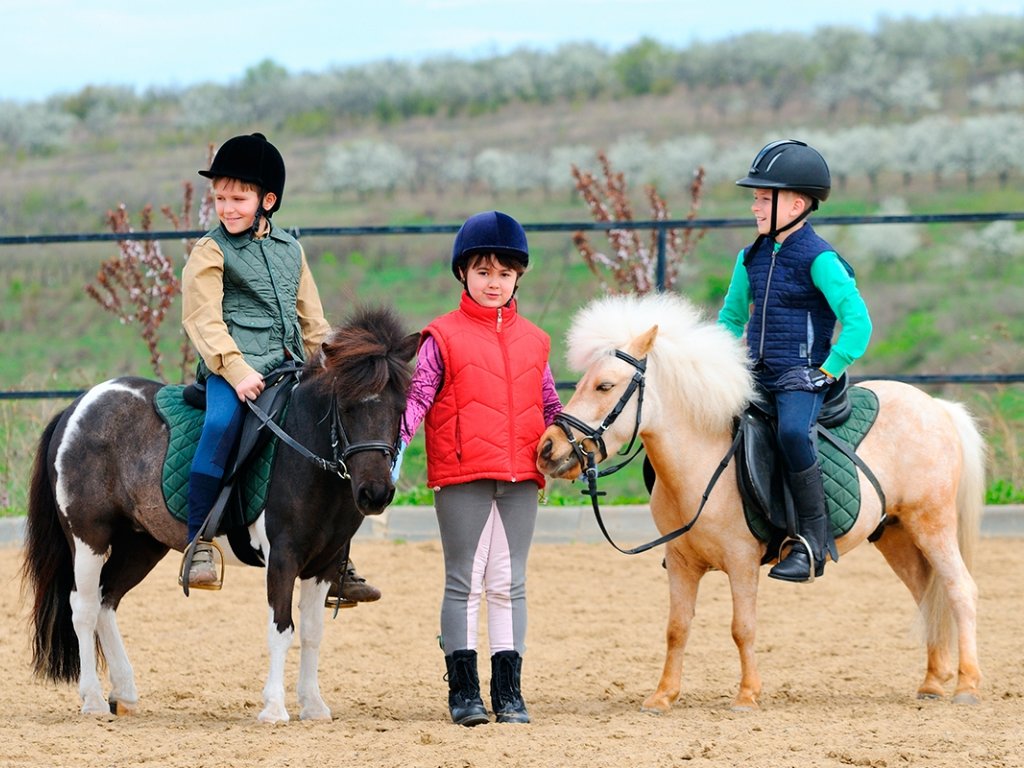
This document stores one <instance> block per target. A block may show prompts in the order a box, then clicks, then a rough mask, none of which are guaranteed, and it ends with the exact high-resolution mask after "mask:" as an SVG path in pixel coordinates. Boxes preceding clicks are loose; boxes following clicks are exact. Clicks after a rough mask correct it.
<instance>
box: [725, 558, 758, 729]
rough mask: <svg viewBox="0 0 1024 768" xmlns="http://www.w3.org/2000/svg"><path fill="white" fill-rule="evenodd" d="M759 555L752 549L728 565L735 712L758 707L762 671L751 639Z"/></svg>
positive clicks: (754, 633)
mask: <svg viewBox="0 0 1024 768" xmlns="http://www.w3.org/2000/svg"><path fill="white" fill-rule="evenodd" d="M759 567H760V557H759V556H758V554H757V553H755V555H754V557H753V558H749V559H747V561H746V562H745V563H744V565H743V566H740V567H736V566H734V567H729V568H728V570H727V574H728V576H729V590H730V592H731V593H732V639H733V642H734V643H736V650H737V651H738V652H739V655H740V689H739V692H738V693H737V694H736V698H735V699H734V700H733V702H732V709H733V711H735V712H747V711H750V710H754V709H757V708H758V705H757V700H758V699H759V698H760V696H761V673H760V672H759V671H758V669H757V656H756V655H755V653H754V639H755V636H756V634H757V579H758V570H759Z"/></svg>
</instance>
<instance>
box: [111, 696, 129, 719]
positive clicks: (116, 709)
mask: <svg viewBox="0 0 1024 768" xmlns="http://www.w3.org/2000/svg"><path fill="white" fill-rule="evenodd" d="M110 714H112V715H117V716H118V717H124V716H127V715H134V714H135V705H134V704H129V703H128V702H125V701H118V700H117V699H111V700H110Z"/></svg>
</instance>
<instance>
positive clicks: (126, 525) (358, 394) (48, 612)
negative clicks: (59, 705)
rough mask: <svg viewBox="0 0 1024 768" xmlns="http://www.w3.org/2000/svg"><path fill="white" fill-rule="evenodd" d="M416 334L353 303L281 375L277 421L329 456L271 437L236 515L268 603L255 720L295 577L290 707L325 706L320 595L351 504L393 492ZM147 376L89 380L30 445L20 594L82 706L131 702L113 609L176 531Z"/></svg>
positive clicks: (267, 716)
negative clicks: (255, 501)
mask: <svg viewBox="0 0 1024 768" xmlns="http://www.w3.org/2000/svg"><path fill="white" fill-rule="evenodd" d="M416 343H417V336H416V334H409V333H407V332H406V331H405V330H404V329H403V327H402V324H401V323H400V321H399V319H398V318H397V316H396V315H395V313H394V312H393V311H392V310H390V309H379V308H374V309H369V308H364V309H361V310H359V311H357V312H356V313H355V314H354V315H353V316H352V317H351V318H349V320H348V321H347V322H346V323H345V324H344V325H342V326H341V327H340V328H338V329H336V330H335V331H334V332H333V334H332V335H331V336H330V337H329V338H328V339H327V340H326V341H325V342H324V344H323V345H322V354H320V355H318V356H317V358H316V359H314V360H311V361H310V362H309V363H308V364H307V365H306V366H305V367H304V369H303V371H302V374H301V377H300V382H299V384H298V385H297V386H296V387H295V389H294V392H293V395H292V399H291V402H290V404H289V406H288V409H287V413H286V416H285V418H284V420H283V423H282V424H281V426H282V428H283V429H284V431H285V432H286V433H287V434H288V435H289V436H290V437H291V438H293V439H294V440H295V441H296V442H297V443H298V444H300V445H301V446H303V447H304V448H306V449H307V450H308V451H309V452H310V453H312V454H315V455H316V456H318V457H322V458H324V459H327V460H328V461H327V463H328V464H330V469H329V470H325V469H324V468H323V467H322V466H320V465H318V464H317V463H316V462H314V461H310V460H309V459H308V458H307V457H306V456H304V455H302V454H301V453H300V452H299V451H297V450H294V449H292V448H289V447H286V446H285V445H283V444H282V445H279V446H278V449H277V453H276V458H275V461H274V464H273V469H272V472H271V478H270V486H269V489H268V491H267V501H266V506H265V508H264V510H263V513H262V514H261V515H260V516H259V518H258V519H257V520H256V521H255V522H254V523H253V524H252V525H251V526H249V529H248V533H249V540H250V546H251V547H252V548H253V549H254V550H255V551H256V552H257V553H258V554H259V556H260V558H261V559H262V560H263V562H265V563H266V568H267V601H268V604H269V610H270V620H269V628H268V634H269V641H268V645H269V650H270V668H269V672H268V676H267V681H266V685H265V686H264V689H263V698H264V707H263V710H262V712H260V715H259V719H260V720H261V721H265V722H280V721H286V720H288V719H289V717H288V712H287V710H286V708H285V700H284V696H285V694H284V664H285V656H286V653H287V651H288V648H289V647H290V646H291V643H292V640H293V638H294V635H295V624H294V622H293V619H292V597H293V591H294V588H295V581H296V579H298V580H300V592H299V614H300V620H301V634H302V640H303V642H302V651H301V654H302V658H301V661H300V665H299V680H298V686H297V688H298V699H299V704H300V707H301V709H300V712H299V716H300V717H301V718H303V719H325V720H329V719H330V717H331V711H330V709H329V708H328V707H327V704H326V703H325V702H324V700H323V698H322V697H321V695H320V686H319V682H318V677H317V675H318V672H317V669H318V664H319V648H320V640H321V637H322V634H323V613H324V608H323V605H324V597H325V596H326V593H327V590H328V586H329V583H328V582H329V579H330V578H331V577H332V576H333V575H334V574H335V573H336V570H337V565H338V561H339V558H340V555H341V552H342V549H343V548H344V547H345V546H346V545H347V544H348V542H349V541H350V540H351V538H352V536H353V534H355V532H356V530H357V529H358V528H359V525H360V524H361V523H362V520H363V518H364V516H366V515H378V514H380V513H381V512H383V511H384V509H385V508H386V507H387V505H388V504H389V503H390V502H391V500H392V498H393V497H394V492H395V489H394V485H393V483H392V481H391V469H392V465H393V462H394V448H393V447H392V446H395V445H396V444H397V435H398V430H399V425H400V420H401V418H402V414H403V411H404V408H405V397H406V392H407V390H408V386H409V381H410V378H411V370H410V362H411V360H412V358H413V356H414V354H415V351H416ZM161 386H162V385H161V384H160V383H158V382H155V381H149V380H146V379H141V378H118V379H112V380H110V381H107V382H104V383H102V384H99V385H97V386H95V387H93V388H92V389H90V390H88V391H87V392H86V393H85V394H83V395H82V396H80V397H79V398H78V399H77V400H76V401H75V402H74V403H72V404H71V405H70V406H69V407H68V408H67V409H66V410H64V411H63V412H62V413H60V414H58V415H57V416H56V417H55V418H54V419H53V420H52V421H51V422H50V424H49V425H48V426H47V427H46V430H45V431H44V433H43V436H42V438H41V440H40V444H39V450H38V453H37V455H36V461H35V468H34V471H33V477H32V484H31V490H30V499H29V510H28V520H27V529H26V542H25V563H24V575H25V578H26V581H27V583H28V584H29V585H30V587H31V592H32V596H33V605H32V623H33V627H34V633H33V638H32V643H33V663H34V666H35V670H36V672H37V673H38V674H39V675H40V676H42V677H45V678H49V679H52V680H55V681H64V682H74V681H76V680H77V681H78V689H79V693H80V695H81V698H82V711H83V712H86V713H96V714H106V713H109V712H111V711H114V712H125V711H130V710H131V709H133V708H134V707H135V706H136V705H137V703H138V699H139V696H138V691H137V690H136V687H135V678H134V674H133V672H132V667H131V664H130V663H129V661H128V656H127V654H126V653H125V648H124V644H123V641H122V638H121V633H120V631H119V629H118V626H117V619H116V612H117V608H118V605H119V604H120V602H121V598H122V597H123V596H124V595H125V594H126V593H127V592H128V591H129V590H130V589H132V587H134V586H135V585H137V584H138V583H139V582H140V581H142V579H143V578H145V576H146V575H147V574H148V573H149V572H150V571H151V570H152V569H153V567H154V566H155V565H156V564H157V563H158V562H159V561H160V560H161V558H163V557H164V555H166V554H167V552H168V551H169V550H171V549H174V550H178V551H182V550H183V549H184V547H185V545H186V543H187V542H186V530H185V525H184V523H182V522H179V521H178V520H176V519H175V518H174V517H172V516H171V514H170V513H169V511H168V510H167V507H166V504H165V502H164V496H163V491H162V488H161V482H162V479H161V475H162V468H163V462H164V457H165V455H166V453H167V449H168V430H167V428H166V426H165V425H164V423H163V421H162V420H161V418H160V417H159V415H158V414H157V412H156V410H155V408H154V398H155V396H156V393H157V391H158V390H159V389H160V388H161ZM332 442H333V445H332ZM224 549H225V551H229V549H230V548H229V547H227V546H225V547H224ZM179 599H183V598H179ZM99 655H102V656H103V657H104V658H105V660H106V666H107V670H108V672H109V676H110V693H109V696H107V695H105V694H104V692H103V687H102V685H101V681H100V677H99V674H98V667H97V662H98V660H99V659H98V657H99ZM185 663H187V661H186V662H185Z"/></svg>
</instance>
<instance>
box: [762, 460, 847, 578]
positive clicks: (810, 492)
mask: <svg viewBox="0 0 1024 768" xmlns="http://www.w3.org/2000/svg"><path fill="white" fill-rule="evenodd" d="M789 490H790V492H791V493H792V494H793V503H794V505H795V506H796V513H797V534H798V535H799V536H800V537H801V538H802V539H803V540H804V541H793V542H792V546H791V547H790V549H789V554H787V555H786V557H785V558H784V559H782V560H780V561H779V563H778V564H777V565H776V566H775V567H774V568H772V569H771V570H770V571H768V575H769V576H770V577H771V578H773V579H781V580H782V581H799V582H804V581H813V580H814V579H815V578H817V577H819V576H821V575H822V574H823V573H824V572H825V556H826V555H827V554H828V552H829V550H831V551H832V552H833V559H835V548H834V545H832V542H831V539H832V535H831V530H830V525H831V524H830V523H829V519H828V507H827V505H826V502H825V486H824V483H823V480H822V476H821V467H819V466H818V465H817V464H815V465H814V466H812V467H809V468H808V469H805V470H803V471H802V472H790V473H789ZM804 542H806V543H807V546H809V547H810V552H808V551H807V547H806V546H805V545H804ZM830 545H831V546H830ZM812 562H813V567H812Z"/></svg>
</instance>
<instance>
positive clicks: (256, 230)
mask: <svg viewBox="0 0 1024 768" xmlns="http://www.w3.org/2000/svg"><path fill="white" fill-rule="evenodd" d="M265 197H266V192H262V191H261V192H260V199H259V200H257V201H256V215H255V216H254V217H253V219H252V227H250V229H249V237H251V238H252V239H253V240H255V239H256V238H257V237H259V234H260V223H261V219H262V218H263V217H264V216H266V217H267V219H270V216H269V215H267V214H265V213H264V212H263V211H264V208H263V199H264V198H265Z"/></svg>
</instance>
